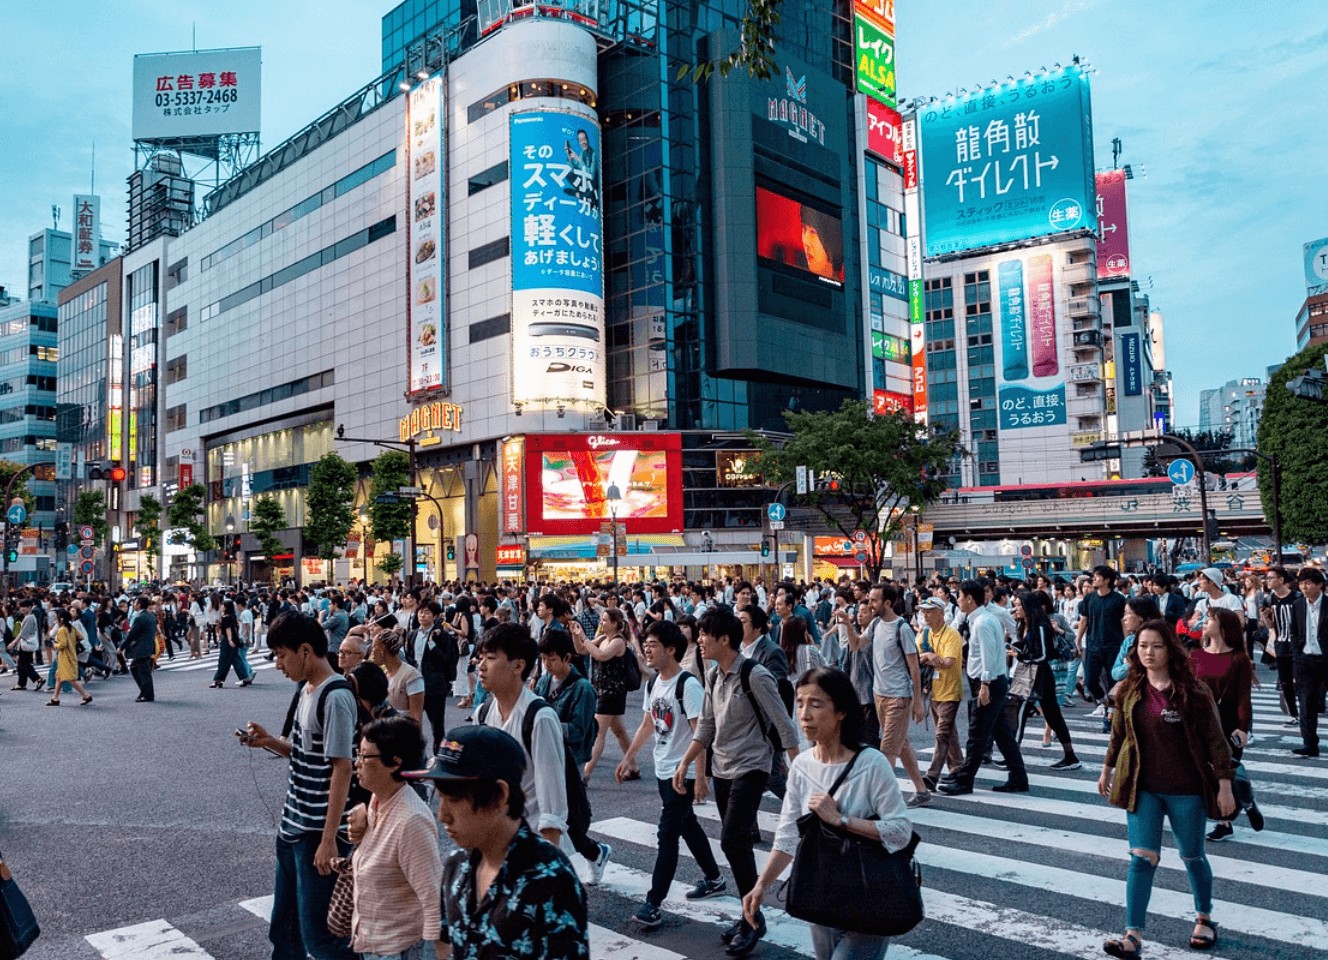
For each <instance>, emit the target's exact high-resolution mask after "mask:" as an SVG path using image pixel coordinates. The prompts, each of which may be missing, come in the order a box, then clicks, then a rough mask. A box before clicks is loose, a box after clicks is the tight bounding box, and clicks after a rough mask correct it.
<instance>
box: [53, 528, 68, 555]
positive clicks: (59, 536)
mask: <svg viewBox="0 0 1328 960" xmlns="http://www.w3.org/2000/svg"><path fill="white" fill-rule="evenodd" d="M68 546H69V524H68V523H66V522H65V521H63V520H57V521H56V522H55V549H56V551H57V552H59V551H62V550H64V549H65V548H66V547H68Z"/></svg>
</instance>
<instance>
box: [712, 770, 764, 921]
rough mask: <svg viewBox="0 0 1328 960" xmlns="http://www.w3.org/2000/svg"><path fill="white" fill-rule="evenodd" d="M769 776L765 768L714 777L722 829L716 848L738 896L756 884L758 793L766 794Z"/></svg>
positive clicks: (759, 799) (759, 794)
mask: <svg viewBox="0 0 1328 960" xmlns="http://www.w3.org/2000/svg"><path fill="white" fill-rule="evenodd" d="M769 777H770V775H769V774H768V773H766V772H765V771H764V770H753V771H751V772H749V773H744V774H741V775H739V776H738V777H737V778H735V779H733V780H725V779H724V778H722V777H713V778H712V780H713V782H714V785H715V806H716V807H718V808H719V819H720V822H721V823H722V825H723V826H722V828H721V830H720V833H719V847H720V849H721V850H723V851H724V858H725V859H726V860H728V862H729V869H730V870H732V871H733V880H734V882H735V883H736V884H737V885H738V895H739V896H740V897H745V896H747V894H748V892H749V891H750V890H751V889H752V887H754V886H756V854H754V853H753V852H752V850H753V849H754V848H755V846H756V844H757V843H759V842H760V840H761V831H760V830H759V829H758V828H757V826H756V814H757V812H758V811H759V810H760V809H761V795H762V794H764V793H765V785H766V781H767V780H768V779H769Z"/></svg>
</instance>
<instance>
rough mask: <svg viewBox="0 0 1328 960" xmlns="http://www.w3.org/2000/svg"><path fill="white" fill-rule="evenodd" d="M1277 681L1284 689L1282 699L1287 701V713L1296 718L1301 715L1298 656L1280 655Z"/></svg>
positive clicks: (1293, 718)
mask: <svg viewBox="0 0 1328 960" xmlns="http://www.w3.org/2000/svg"><path fill="white" fill-rule="evenodd" d="M1277 681H1278V686H1279V687H1280V688H1281V690H1282V699H1283V700H1284V701H1285V702H1286V709H1287V715H1288V716H1289V717H1291V719H1292V720H1295V719H1297V718H1298V717H1299V716H1300V708H1299V704H1298V703H1297V702H1296V658H1295V657H1293V656H1291V654H1289V653H1288V654H1286V655H1285V656H1282V655H1280V654H1279V655H1278V658H1277Z"/></svg>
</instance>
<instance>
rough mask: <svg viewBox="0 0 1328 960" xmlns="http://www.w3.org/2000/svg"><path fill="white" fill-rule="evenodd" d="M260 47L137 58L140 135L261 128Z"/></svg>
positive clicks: (136, 127)
mask: <svg viewBox="0 0 1328 960" xmlns="http://www.w3.org/2000/svg"><path fill="white" fill-rule="evenodd" d="M262 69H263V52H262V50H261V49H260V48H258V47H233V48H231V49H228V50H196V51H188V52H184V53H151V54H139V55H138V56H136V57H134V92H133V96H134V100H133V102H134V120H133V136H134V139H135V140H176V139H186V138H189V137H214V136H218V135H220V134H226V133H256V132H258V130H260V129H261V127H260V125H259V116H260V110H259V107H260V103H259V100H260V96H259V94H260V88H261V83H260V80H261V75H262Z"/></svg>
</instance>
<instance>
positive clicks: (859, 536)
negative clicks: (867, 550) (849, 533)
mask: <svg viewBox="0 0 1328 960" xmlns="http://www.w3.org/2000/svg"><path fill="white" fill-rule="evenodd" d="M853 539H854V541H855V542H857V543H866V542H867V531H866V530H854V531H853Z"/></svg>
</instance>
